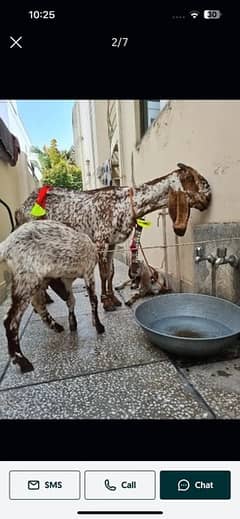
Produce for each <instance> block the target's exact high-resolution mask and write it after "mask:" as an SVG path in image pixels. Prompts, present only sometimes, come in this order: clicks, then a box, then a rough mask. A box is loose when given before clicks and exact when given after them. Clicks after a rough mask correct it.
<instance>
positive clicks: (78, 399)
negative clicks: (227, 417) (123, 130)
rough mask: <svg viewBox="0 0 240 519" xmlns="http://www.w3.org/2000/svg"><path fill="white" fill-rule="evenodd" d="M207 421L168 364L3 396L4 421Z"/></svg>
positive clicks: (0, 401) (0, 412) (1, 413)
mask: <svg viewBox="0 0 240 519" xmlns="http://www.w3.org/2000/svg"><path fill="white" fill-rule="evenodd" d="M23 417H24V419H73V418H78V419H190V418H195V419H202V418H204V419H207V418H209V415H208V413H207V410H206V409H205V408H204V406H203V405H202V404H201V403H199V401H198V400H196V399H195V398H194V397H193V396H192V394H191V392H189V391H188V390H187V388H186V386H184V385H183V384H182V381H181V379H180V378H179V376H178V373H177V371H176V370H175V368H174V367H173V366H172V365H171V364H170V363H169V362H168V361H163V362H158V363H155V364H151V365H147V366H141V367H136V368H125V369H118V370H116V371H111V372H105V373H98V374H93V375H88V376H80V377H77V378H75V379H71V380H62V381H57V382H52V383H48V384H39V385H35V386H28V387H23V388H16V389H12V390H8V391H2V392H1V393H0V418H2V419H4V418H5V419H6V418H7V419H20V418H21V419H22V418H23Z"/></svg>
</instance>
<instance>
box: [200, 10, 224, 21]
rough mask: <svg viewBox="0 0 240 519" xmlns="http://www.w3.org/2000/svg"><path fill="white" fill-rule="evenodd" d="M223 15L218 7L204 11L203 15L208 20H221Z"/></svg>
mask: <svg viewBox="0 0 240 519" xmlns="http://www.w3.org/2000/svg"><path fill="white" fill-rule="evenodd" d="M221 16H222V13H221V11H219V10H218V9H215V10H214V9H208V10H207V11H203V17H204V18H205V19H206V20H219V18H220V17H221Z"/></svg>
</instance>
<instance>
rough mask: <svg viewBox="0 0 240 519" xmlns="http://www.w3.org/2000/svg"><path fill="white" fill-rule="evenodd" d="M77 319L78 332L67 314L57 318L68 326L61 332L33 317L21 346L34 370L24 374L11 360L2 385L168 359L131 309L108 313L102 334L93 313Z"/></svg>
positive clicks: (30, 382) (103, 318)
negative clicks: (135, 318) (146, 334)
mask: <svg viewBox="0 0 240 519" xmlns="http://www.w3.org/2000/svg"><path fill="white" fill-rule="evenodd" d="M77 320H78V332H77V333H71V332H70V331H69V329H68V321H67V318H66V317H64V318H58V322H59V323H61V324H62V325H63V326H64V327H65V331H64V332H63V333H61V334H57V333H55V332H54V331H52V330H49V329H48V328H47V327H45V325H44V324H43V323H42V322H39V321H31V323H30V324H28V326H27V328H26V330H25V333H24V335H23V338H22V341H21V347H22V351H23V353H24V354H25V355H26V356H27V358H28V359H29V360H30V361H31V362H32V363H33V365H34V368H35V370H34V371H33V372H31V373H26V374H24V375H22V374H21V373H20V372H19V370H18V367H16V366H15V365H12V364H11V365H10V366H9V369H8V371H7V373H6V374H5V376H4V379H3V381H2V383H1V386H0V389H3V388H6V387H12V386H19V385H25V384H33V383H35V382H40V381H45V382H46V381H48V380H56V379H61V378H64V377H68V376H76V375H78V374H83V373H92V372H98V371H105V370H111V369H116V368H120V367H123V366H132V365H138V364H146V363H149V362H154V361H158V360H162V359H166V356H165V354H164V353H163V352H161V351H160V350H159V349H158V348H157V347H155V346H153V345H151V344H150V343H149V342H148V340H147V339H146V337H145V335H144V333H143V331H142V330H141V328H140V327H139V326H138V325H137V324H136V323H135V321H134V320H133V316H132V313H131V311H129V310H123V309H120V310H118V311H117V312H113V313H110V312H109V313H105V315H104V316H103V317H102V322H103V323H104V325H105V330H106V331H105V333H104V334H103V335H99V336H98V335H97V333H96V330H95V328H94V327H93V326H92V322H91V316H90V314H86V315H83V314H79V315H78V316H77Z"/></svg>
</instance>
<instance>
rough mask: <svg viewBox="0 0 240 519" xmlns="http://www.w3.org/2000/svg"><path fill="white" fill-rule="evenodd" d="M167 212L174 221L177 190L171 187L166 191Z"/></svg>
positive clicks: (175, 217)
mask: <svg viewBox="0 0 240 519" xmlns="http://www.w3.org/2000/svg"><path fill="white" fill-rule="evenodd" d="M168 214H169V216H170V218H171V219H172V221H173V223H174V222H175V221H176V219H177V192H176V191H173V189H172V188H171V187H170V188H169V191H168Z"/></svg>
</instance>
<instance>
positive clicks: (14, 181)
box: [0, 153, 37, 302]
mask: <svg viewBox="0 0 240 519" xmlns="http://www.w3.org/2000/svg"><path fill="white" fill-rule="evenodd" d="M0 185H1V189H0V193H1V194H0V198H2V200H3V201H4V202H6V203H7V204H8V206H9V207H10V209H11V211H12V214H13V217H14V211H15V209H17V208H18V207H19V205H20V204H21V203H22V202H23V201H24V200H25V198H27V196H28V195H29V193H31V191H32V190H33V189H35V187H37V182H36V181H35V180H34V179H33V177H32V176H31V174H30V173H29V171H28V167H27V159H26V155H25V154H24V153H21V154H20V156H19V158H18V162H17V164H16V166H15V167H12V166H10V165H8V164H5V163H4V162H3V161H1V160H0ZM10 231H11V223H10V220H9V216H8V212H7V210H6V209H5V207H3V205H2V204H0V241H2V240H4V239H5V238H6V237H7V236H8V234H9V233H10ZM5 271H6V265H5V264H4V263H1V264H0V302H1V300H2V299H3V298H4V296H5V290H6V286H5V281H4V272H5Z"/></svg>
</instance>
